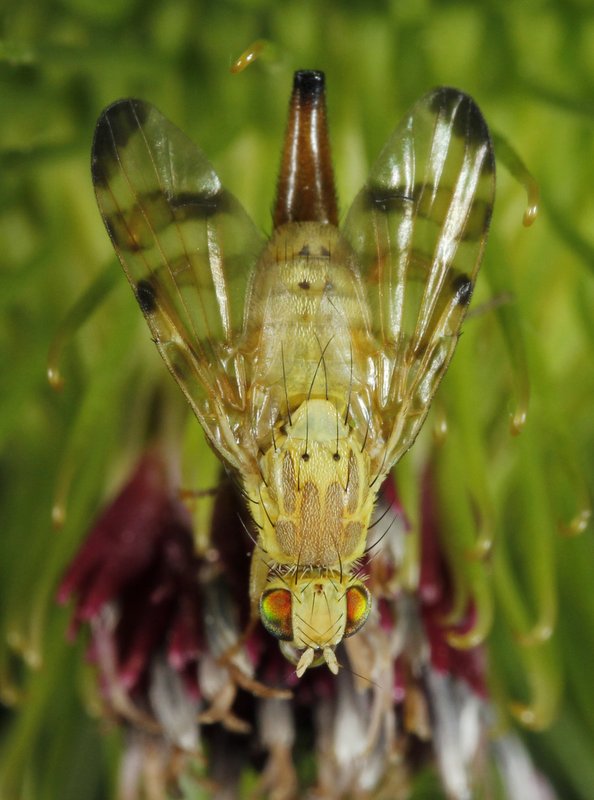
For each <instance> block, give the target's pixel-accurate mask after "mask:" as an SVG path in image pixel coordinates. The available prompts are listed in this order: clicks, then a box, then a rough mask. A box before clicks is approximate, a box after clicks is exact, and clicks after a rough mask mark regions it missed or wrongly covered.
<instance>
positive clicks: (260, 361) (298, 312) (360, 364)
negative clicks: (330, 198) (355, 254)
mask: <svg viewBox="0 0 594 800" xmlns="http://www.w3.org/2000/svg"><path fill="white" fill-rule="evenodd" d="M245 320H246V326H245V345H246V351H247V352H248V353H249V355H248V360H249V363H250V368H251V380H250V383H251V385H252V387H253V389H254V392H255V394H256V395H257V396H262V397H263V396H269V397H270V396H278V397H280V398H282V402H283V403H284V405H285V406H287V404H288V409H289V412H290V411H292V410H293V409H296V408H297V407H299V405H301V403H302V402H303V401H304V400H307V399H315V398H324V399H329V400H331V401H332V402H334V403H336V405H337V407H339V408H341V409H342V408H344V407H345V405H346V402H347V398H348V396H349V394H350V392H351V391H352V387H353V385H364V386H365V385H368V383H369V381H368V378H369V370H370V369H371V363H372V360H371V358H370V357H369V354H370V341H369V339H370V337H369V333H368V331H369V325H368V313H367V308H366V299H365V294H364V291H363V288H362V286H361V284H360V281H359V279H358V275H357V273H356V272H355V271H354V270H353V269H352V268H351V262H350V255H349V252H348V250H347V248H346V247H345V246H344V245H343V244H342V243H341V241H340V239H339V235H338V231H337V229H336V228H335V227H334V226H332V225H320V224H318V223H292V224H289V225H284V226H283V227H281V228H279V229H278V230H277V231H276V233H275V235H274V236H273V238H272V240H271V242H270V244H269V246H268V247H267V248H266V250H265V251H264V253H263V255H262V258H261V259H260V262H259V264H258V267H257V269H256V272H255V275H254V279H253V282H252V285H251V287H250V295H249V297H248V306H247V313H246V317H245ZM274 417H275V418H276V417H277V414H274Z"/></svg>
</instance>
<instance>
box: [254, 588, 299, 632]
mask: <svg viewBox="0 0 594 800" xmlns="http://www.w3.org/2000/svg"><path fill="white" fill-rule="evenodd" d="M291 600H292V596H291V592H290V591H289V590H288V589H267V590H266V591H265V592H263V594H262V597H261V598H260V617H261V619H262V624H263V625H264V627H265V628H266V630H267V631H268V633H271V634H272V635H273V636H275V637H276V638H277V639H281V640H282V641H285V642H290V641H292V639H293V615H292V611H291Z"/></svg>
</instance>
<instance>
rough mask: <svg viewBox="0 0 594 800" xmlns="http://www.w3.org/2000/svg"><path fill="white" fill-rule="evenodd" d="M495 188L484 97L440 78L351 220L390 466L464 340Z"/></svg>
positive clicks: (398, 134)
mask: <svg viewBox="0 0 594 800" xmlns="http://www.w3.org/2000/svg"><path fill="white" fill-rule="evenodd" d="M494 196H495V160H494V155H493V147H492V143H491V139H490V137H489V131H488V129H487V125H486V123H485V121H484V119H483V117H482V115H481V112H480V111H479V109H478V107H477V106H476V104H475V103H474V101H473V100H472V99H471V98H470V97H468V96H467V95H465V94H463V93H462V92H460V91H457V90H455V89H449V88H439V89H435V90H434V91H432V92H430V93H429V94H427V95H425V96H424V97H423V98H421V100H419V101H418V102H417V103H416V104H415V105H414V106H413V108H412V109H411V111H410V112H409V113H408V114H407V116H406V117H405V118H404V120H403V121H402V122H401V124H400V125H399V126H398V128H397V129H396V131H395V132H394V134H393V135H392V137H391V138H390V140H389V141H388V143H387V145H386V146H385V148H384V150H383V151H382V153H381V154H380V157H379V159H378V160H377V162H376V164H375V165H374V167H373V169H372V171H371V175H370V178H369V180H368V182H367V184H366V186H365V187H364V188H363V190H362V191H361V192H360V193H359V195H358V196H357V198H356V199H355V202H354V203H353V206H352V208H351V210H350V211H349V214H348V216H347V219H346V221H345V224H344V229H343V235H344V236H345V237H346V239H347V240H348V242H349V244H350V245H351V247H352V248H353V249H354V251H355V254H356V256H357V259H358V266H359V269H360V271H361V274H362V278H363V282H364V284H365V285H366V286H367V289H368V300H369V305H370V310H371V318H372V320H373V332H374V335H375V336H376V338H377V340H378V342H379V345H380V353H379V356H378V380H377V402H378V406H379V408H380V409H381V418H382V420H383V425H384V437H385V438H384V440H385V441H386V442H387V447H386V451H385V456H384V461H385V469H389V467H390V465H391V464H392V463H394V462H395V461H397V460H398V459H399V458H400V457H401V456H402V455H403V453H405V452H406V450H408V448H409V447H410V446H411V445H412V443H413V441H414V439H415V437H416V435H417V433H418V431H419V429H420V427H421V425H422V423H423V421H424V419H425V416H426V414H427V411H428V409H429V406H430V403H431V400H432V398H433V395H434V393H435V390H436V389H437V386H438V385H439V382H440V380H441V378H442V376H443V374H444V372H445V370H446V369H447V366H448V363H449V361H450V358H451V357H452V353H453V351H454V348H455V346H456V342H457V339H458V336H459V331H460V325H461V323H462V320H463V318H464V315H465V313H466V309H467V307H468V304H469V302H470V298H471V295H472V290H473V286H474V282H475V279H476V274H477V271H478V268H479V265H480V261H481V258H482V253H483V248H484V244H485V239H486V235H487V230H488V227H489V221H490V218H491V211H492V208H493V201H494Z"/></svg>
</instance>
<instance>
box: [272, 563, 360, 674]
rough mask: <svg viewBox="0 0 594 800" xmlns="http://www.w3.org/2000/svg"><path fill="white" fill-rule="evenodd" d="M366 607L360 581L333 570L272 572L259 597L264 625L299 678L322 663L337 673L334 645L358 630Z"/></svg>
mask: <svg viewBox="0 0 594 800" xmlns="http://www.w3.org/2000/svg"><path fill="white" fill-rule="evenodd" d="M370 608H371V598H370V595H369V592H368V590H367V588H366V587H365V585H364V583H363V582H362V581H361V580H359V579H358V578H356V577H354V576H353V575H351V574H348V573H339V572H334V571H332V570H321V569H305V570H291V571H285V572H272V573H271V574H270V575H269V577H268V581H267V584H266V589H265V590H264V592H263V593H262V596H261V598H260V617H261V619H262V623H263V625H264V627H265V628H266V630H267V631H268V632H269V633H271V634H272V635H273V636H275V637H276V638H277V639H279V640H280V646H281V650H282V652H283V653H284V655H285V656H286V657H287V658H288V659H289V660H290V661H292V662H293V663H294V664H296V665H297V674H298V675H299V676H300V675H302V674H303V672H305V670H306V669H307V667H309V666H317V665H318V664H321V663H323V662H324V661H325V662H326V663H327V664H328V667H329V668H330V669H331V670H332V672H337V671H338V664H337V661H336V657H335V655H334V648H335V647H336V646H337V645H338V644H340V642H341V641H342V640H343V639H344V638H345V637H347V636H351V635H352V634H354V633H356V632H357V631H358V630H359V628H360V627H361V626H362V625H363V623H364V622H365V620H366V619H367V617H368V615H369V611H370Z"/></svg>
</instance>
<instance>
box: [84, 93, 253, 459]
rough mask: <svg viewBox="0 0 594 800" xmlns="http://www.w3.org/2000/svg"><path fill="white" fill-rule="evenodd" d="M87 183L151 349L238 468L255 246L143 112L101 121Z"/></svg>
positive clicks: (190, 156) (115, 108)
mask: <svg viewBox="0 0 594 800" xmlns="http://www.w3.org/2000/svg"><path fill="white" fill-rule="evenodd" d="M92 174H93V182H94V185H95V193H96V196H97V202H98V204H99V208H100V210H101V214H102V216H103V220H104V222H105V225H106V227H107V230H108V233H109V235H110V237H111V240H112V242H113V245H114V247H115V249H116V252H117V254H118V256H119V259H120V261H121V262H122V266H123V267H124V270H125V272H126V275H127V276H128V280H129V281H130V283H131V285H132V288H133V290H134V292H135V294H136V297H137V299H138V302H139V304H140V307H141V309H142V312H143V313H144V315H145V317H146V319H147V322H148V324H149V327H150V329H151V332H152V334H153V338H154V340H155V342H156V344H157V347H158V348H159V351H160V353H161V355H162V356H163V358H164V360H165V362H166V364H167V366H168V367H169V369H170V371H171V373H172V374H173V376H174V377H175V379H176V380H177V382H178V383H179V385H180V387H181V389H182V390H183V392H184V394H185V395H186V397H187V399H188V401H189V403H190V405H191V407H192V409H193V411H194V413H195V414H196V416H197V417H198V419H199V420H200V422H201V424H202V426H203V428H204V429H205V431H206V434H207V436H208V437H209V439H210V441H211V443H212V444H213V445H214V447H215V448H216V449H217V450H218V452H219V453H220V454H221V455H222V456H223V457H224V458H225V459H226V460H227V461H229V462H230V463H231V464H232V465H233V466H235V467H238V466H239V464H240V462H241V458H242V456H241V451H240V449H239V448H238V446H237V426H238V424H239V419H240V410H241V408H242V406H243V404H244V398H245V386H244V385H243V383H244V381H243V378H242V375H243V368H242V364H241V363H240V361H239V360H238V356H237V355H236V354H234V351H233V344H234V341H235V339H236V336H237V334H238V333H239V331H240V329H241V324H242V314H243V302H244V296H245V288H246V285H247V281H248V278H249V275H250V272H251V269H252V267H253V264H254V263H255V261H256V259H257V256H258V254H259V252H260V250H261V241H260V236H259V234H258V233H257V231H256V229H255V227H254V225H253V223H252V222H251V220H250V219H249V217H248V216H247V214H246V213H245V212H244V210H243V209H242V207H241V206H240V204H239V203H238V201H237V200H236V199H235V198H234V197H233V196H232V195H231V194H229V192H227V191H225V189H223V187H222V186H221V182H220V180H219V178H218V177H217V175H216V173H215V172H214V170H213V168H212V167H211V165H210V164H209V162H208V161H207V159H206V158H205V156H204V155H203V154H202V153H201V152H200V150H198V148H197V147H196V146H195V145H194V144H193V143H192V142H191V141H190V140H189V139H188V138H187V137H186V136H185V135H184V134H183V133H182V132H181V131H180V130H179V129H178V128H176V127H175V126H174V125H172V124H171V123H170V122H169V121H168V120H167V119H166V118H165V117H164V116H163V115H162V114H161V113H160V112H159V111H157V109H155V108H154V107H153V106H151V105H149V104H148V103H144V102H141V101H139V100H120V101H119V102H117V103H114V104H113V105H111V106H109V107H108V108H106V109H105V111H103V113H102V114H101V116H100V118H99V120H98V122H97V127H96V130H95V138H94V141H93V150H92Z"/></svg>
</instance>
